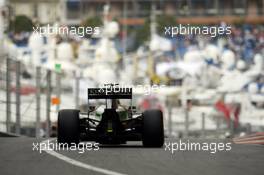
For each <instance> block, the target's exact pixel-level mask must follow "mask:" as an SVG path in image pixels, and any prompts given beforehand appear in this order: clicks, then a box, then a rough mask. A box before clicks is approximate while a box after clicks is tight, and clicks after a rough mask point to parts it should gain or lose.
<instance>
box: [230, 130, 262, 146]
mask: <svg viewBox="0 0 264 175" xmlns="http://www.w3.org/2000/svg"><path fill="white" fill-rule="evenodd" d="M233 142H234V143H236V144H260V145H264V132H259V133H255V134H250V135H247V136H243V137H238V138H234V139H233Z"/></svg>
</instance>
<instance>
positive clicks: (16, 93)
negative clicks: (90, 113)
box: [0, 56, 79, 137]
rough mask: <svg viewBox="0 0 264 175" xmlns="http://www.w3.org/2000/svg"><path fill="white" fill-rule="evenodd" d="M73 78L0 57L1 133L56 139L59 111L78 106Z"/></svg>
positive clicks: (55, 70) (56, 71) (59, 71)
mask: <svg viewBox="0 0 264 175" xmlns="http://www.w3.org/2000/svg"><path fill="white" fill-rule="evenodd" d="M56 66H58V65H54V67H56ZM75 75H76V74H74V72H73V71H62V70H61V69H54V70H50V69H46V68H43V67H37V66H33V65H30V64H27V65H25V64H23V63H22V62H21V61H19V60H15V59H10V58H7V57H6V56H3V57H1V58H0V131H2V132H10V133H16V134H22V135H28V136H37V137H43V136H53V135H55V132H56V120H57V112H58V111H59V109H60V108H75V107H76V106H78V103H79V96H77V97H76V93H75V92H76V90H74V88H75V87H76V86H75V84H76V83H75V82H76V80H78V79H76V77H75ZM76 104H77V105H76Z"/></svg>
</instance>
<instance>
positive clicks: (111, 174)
mask: <svg viewBox="0 0 264 175" xmlns="http://www.w3.org/2000/svg"><path fill="white" fill-rule="evenodd" d="M48 140H49V141H52V140H54V139H48ZM48 140H44V141H42V142H41V143H45V144H46V145H48V143H47V142H48ZM44 151H45V152H46V153H48V154H50V155H52V156H54V157H56V158H58V159H61V160H63V161H65V162H67V163H70V164H72V165H75V166H78V167H81V168H85V169H88V170H91V171H95V172H98V173H102V174H106V175H125V174H121V173H118V172H115V171H111V170H107V169H103V168H99V167H96V166H93V165H89V164H85V163H83V162H80V161H77V160H74V159H71V158H69V157H67V156H64V155H62V154H59V153H58V152H56V151H54V150H51V149H47V150H44Z"/></svg>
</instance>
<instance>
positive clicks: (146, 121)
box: [142, 110, 164, 147]
mask: <svg viewBox="0 0 264 175" xmlns="http://www.w3.org/2000/svg"><path fill="white" fill-rule="evenodd" d="M142 142H143V146H144V147H162V146H163V144H164V126H163V115H162V112H161V111H160V110H147V111H145V112H144V113H143V128H142Z"/></svg>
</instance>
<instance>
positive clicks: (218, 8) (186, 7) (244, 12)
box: [10, 0, 264, 25]
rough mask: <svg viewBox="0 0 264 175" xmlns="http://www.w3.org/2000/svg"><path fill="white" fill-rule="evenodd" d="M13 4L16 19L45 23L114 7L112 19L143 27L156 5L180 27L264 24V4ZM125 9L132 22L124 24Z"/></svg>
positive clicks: (51, 0) (226, 0) (230, 0)
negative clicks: (108, 6)
mask: <svg viewBox="0 0 264 175" xmlns="http://www.w3.org/2000/svg"><path fill="white" fill-rule="evenodd" d="M10 3H11V6H12V8H13V10H14V12H15V14H16V15H19V14H25V15H27V16H29V17H33V18H37V19H38V20H39V21H40V22H41V23H48V22H53V21H55V20H56V19H58V20H61V21H63V23H66V24H79V23H80V22H81V20H83V19H85V18H87V17H93V16H99V15H102V13H103V5H104V4H106V3H109V4H110V5H111V13H110V15H111V17H112V18H116V19H118V20H119V21H120V22H121V23H127V24H131V25H135V24H139V25H140V24H143V23H144V19H145V17H148V16H149V15H150V13H151V5H152V4H153V3H155V4H156V7H157V13H158V14H167V15H174V16H175V17H176V18H177V20H178V22H179V23H190V24H191V23H196V24H210V23H219V22H220V21H226V22H246V23H264V18H263V15H264V0H10ZM125 7H127V8H125ZM125 9H126V16H127V17H128V19H126V20H122V19H123V18H124V10H125Z"/></svg>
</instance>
